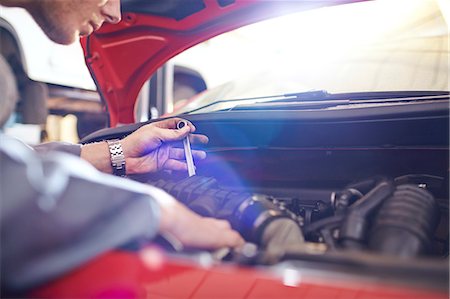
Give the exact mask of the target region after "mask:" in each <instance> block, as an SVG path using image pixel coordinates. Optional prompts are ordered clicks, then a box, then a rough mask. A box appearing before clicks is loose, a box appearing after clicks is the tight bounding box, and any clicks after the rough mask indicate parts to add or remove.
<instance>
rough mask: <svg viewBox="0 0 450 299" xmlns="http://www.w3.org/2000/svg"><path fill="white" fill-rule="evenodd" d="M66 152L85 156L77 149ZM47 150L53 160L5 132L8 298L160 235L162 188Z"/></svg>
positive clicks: (2, 184) (1, 196)
mask: <svg viewBox="0 0 450 299" xmlns="http://www.w3.org/2000/svg"><path fill="white" fill-rule="evenodd" d="M61 146H62V147H64V148H65V149H64V150H63V151H66V152H72V153H74V154H77V153H78V154H79V146H77V145H68V144H65V145H61ZM49 147H52V148H53V149H58V145H57V144H52V145H49ZM70 147H72V148H70ZM39 151H40V152H44V153H45V154H44V155H40V154H39V153H38V152H36V151H34V150H33V149H32V148H30V147H28V146H26V145H24V144H23V143H21V142H20V141H18V140H15V139H12V138H10V137H6V136H5V135H1V134H0V207H1V208H0V237H1V240H0V241H1V242H0V246H1V247H0V249H1V250H0V255H1V261H0V262H1V263H0V265H1V276H0V277H1V288H2V296H4V295H5V294H14V293H20V292H23V291H26V290H28V289H30V288H33V287H36V286H38V285H41V284H43V283H45V282H48V281H49V280H51V279H52V278H56V277H58V276H60V275H61V274H64V273H66V272H68V271H70V270H72V269H74V268H76V267H77V266H79V265H81V264H83V263H85V262H87V261H89V260H91V259H93V258H94V257H95V256H97V255H99V254H101V253H103V252H105V251H107V250H110V249H113V248H117V247H118V246H121V245H124V244H127V243H129V242H130V241H136V240H148V239H150V238H152V237H154V235H155V234H156V232H157V229H158V223H159V212H160V210H159V206H158V205H157V203H156V202H155V201H154V200H153V199H152V197H153V196H154V195H155V194H158V196H160V195H161V190H159V189H158V190H155V188H154V187H150V186H146V185H142V184H139V183H136V182H133V181H130V180H127V179H123V178H119V177H114V176H112V175H105V174H102V173H100V172H98V171H97V170H96V169H95V168H93V167H92V166H91V165H90V164H88V163H87V162H84V161H82V160H81V159H80V158H78V157H76V155H70V154H67V153H61V152H48V151H47V150H46V148H45V146H44V147H41V148H40V150H39ZM5 292H6V293H5Z"/></svg>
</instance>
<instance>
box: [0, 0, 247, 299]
mask: <svg viewBox="0 0 450 299" xmlns="http://www.w3.org/2000/svg"><path fill="white" fill-rule="evenodd" d="M0 4H1V5H5V6H17V7H22V8H24V9H26V10H27V11H28V12H29V13H30V14H31V15H32V17H33V18H34V19H35V21H36V22H37V23H38V24H39V25H40V26H41V28H42V29H43V31H44V32H45V33H46V34H47V36H48V37H49V38H50V39H52V40H53V41H55V42H57V43H60V44H70V43H73V42H75V41H76V40H77V39H78V37H79V36H84V35H88V34H91V33H92V32H93V31H94V30H96V29H98V28H99V27H100V26H101V25H102V23H103V22H108V23H117V22H119V21H120V18H121V15H120V0H64V1H61V0H0ZM0 81H2V82H0V87H1V88H2V90H0V95H1V97H0V98H1V99H2V100H3V101H14V100H15V99H16V98H17V93H15V91H14V88H12V87H11V86H9V87H8V78H2V79H0ZM1 106H2V107H6V106H3V104H2V105H1ZM11 106H13V105H10V106H9V107H11ZM10 109H11V108H10ZM3 114H4V113H3ZM3 114H0V115H3ZM5 121H6V120H5V119H2V120H0V127H1V126H2V125H3V124H4V122H5ZM178 121H180V119H168V120H164V121H161V122H157V123H152V124H149V125H146V126H143V127H141V128H140V129H138V130H137V131H135V132H134V133H132V134H130V135H129V136H127V137H126V138H124V139H123V140H121V141H114V143H113V144H112V143H110V144H108V143H107V142H99V143H94V144H88V145H84V146H80V145H72V144H63V143H50V144H42V145H39V146H37V147H36V150H33V149H31V148H30V147H28V146H27V145H25V144H23V143H22V142H20V141H18V140H16V139H13V138H10V137H7V136H5V135H3V134H1V133H0V201H1V202H0V203H1V209H0V224H1V226H0V230H1V231H0V233H1V240H0V241H1V243H0V244H1V251H0V252H1V261H0V262H1V276H0V277H1V290H2V294H1V295H2V297H4V296H5V294H23V292H26V291H27V290H29V289H31V288H34V287H37V286H39V285H41V284H43V283H46V282H48V281H49V280H51V279H53V278H56V277H58V276H60V275H62V274H64V273H66V272H67V271H69V270H71V269H74V268H75V267H77V266H79V265H81V264H83V263H85V262H87V261H89V260H91V259H93V258H95V257H96V256H97V255H99V254H101V253H103V252H105V251H108V250H111V249H114V248H118V247H120V246H125V245H127V244H130V242H138V241H139V242H140V241H143V242H147V241H148V240H151V239H152V238H154V237H155V235H157V234H158V233H159V234H161V235H163V236H164V235H166V236H170V237H172V238H175V239H178V240H179V241H180V242H181V243H182V244H183V245H184V246H188V247H199V248H208V249H215V248H220V247H234V246H239V245H241V244H242V243H243V239H242V238H241V236H240V235H239V234H238V233H237V232H235V231H233V230H232V229H231V228H230V225H229V223H228V222H226V221H222V220H217V219H211V218H203V217H201V216H199V215H197V214H195V213H193V212H192V211H190V210H188V209H187V208H186V207H185V206H183V205H182V204H180V203H179V202H178V201H176V200H175V199H174V198H172V197H171V196H170V195H169V194H167V193H165V192H164V191H162V190H160V189H157V188H155V187H152V186H148V185H144V184H140V183H137V182H134V181H131V180H127V179H124V178H121V177H119V176H113V175H107V174H104V173H114V174H120V175H122V174H123V172H122V171H123V169H119V168H118V167H117V165H115V164H112V162H111V161H112V160H111V158H113V156H114V155H115V154H114V152H113V150H111V151H110V149H111V148H114V149H115V150H116V151H118V152H120V153H123V155H124V161H125V169H126V174H132V173H147V172H155V171H158V170H162V169H168V170H181V169H187V166H186V164H185V162H184V161H183V158H184V156H183V150H182V149H176V148H173V147H172V146H171V143H172V142H173V141H178V140H182V139H183V138H185V137H186V136H188V135H189V134H190V133H193V132H194V131H195V127H194V126H193V125H192V124H191V123H189V122H188V126H185V127H184V128H182V129H176V123H177V122H178ZM190 137H191V138H192V139H193V141H196V142H207V137H206V136H203V135H196V134H193V135H191V136H190ZM68 153H70V154H68ZM77 156H79V157H81V158H82V159H80V158H79V157H77ZM194 157H196V158H197V159H201V158H204V157H205V153H204V152H202V151H195V153H194ZM83 160H84V161H83ZM86 161H88V162H90V163H88V162H86ZM112 165H114V166H112ZM96 168H97V169H98V170H100V171H101V172H99V171H97V170H96ZM102 172H103V173H102Z"/></svg>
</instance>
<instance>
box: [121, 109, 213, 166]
mask: <svg viewBox="0 0 450 299" xmlns="http://www.w3.org/2000/svg"><path fill="white" fill-rule="evenodd" d="M181 120H182V119H181V118H170V119H166V120H162V121H159V122H155V123H151V124H148V125H146V126H143V127H141V128H139V129H138V130H136V131H135V132H134V133H132V134H131V135H129V136H127V137H126V138H124V139H123V140H122V147H123V151H124V155H125V161H126V167H127V174H133V173H147V172H155V171H158V170H163V169H164V170H187V164H186V161H185V157H184V150H183V148H175V147H173V144H174V142H176V141H180V140H182V139H183V138H185V137H186V136H188V135H189V134H190V133H193V132H195V127H194V125H193V124H192V123H190V122H188V121H186V122H187V124H188V125H187V126H184V127H183V128H181V129H177V123H178V122H180V121H181ZM190 139H191V142H192V143H207V142H208V137H206V136H205V135H199V134H192V135H190ZM192 155H193V157H194V159H204V158H205V157H206V153H205V152H204V151H199V150H194V151H192Z"/></svg>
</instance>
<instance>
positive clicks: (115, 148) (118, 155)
mask: <svg viewBox="0 0 450 299" xmlns="http://www.w3.org/2000/svg"><path fill="white" fill-rule="evenodd" d="M106 142H107V143H108V147H109V153H110V155H111V166H112V170H113V174H114V175H117V176H122V177H124V176H126V173H127V171H126V168H125V155H124V154H123V149H122V144H121V143H120V140H119V139H112V140H106Z"/></svg>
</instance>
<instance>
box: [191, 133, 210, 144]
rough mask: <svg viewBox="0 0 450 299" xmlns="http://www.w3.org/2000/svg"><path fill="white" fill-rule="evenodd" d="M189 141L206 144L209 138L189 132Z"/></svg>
mask: <svg viewBox="0 0 450 299" xmlns="http://www.w3.org/2000/svg"><path fill="white" fill-rule="evenodd" d="M189 141H190V142H191V143H192V144H207V143H208V142H209V138H208V136H206V135H203V134H190V135H189Z"/></svg>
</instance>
